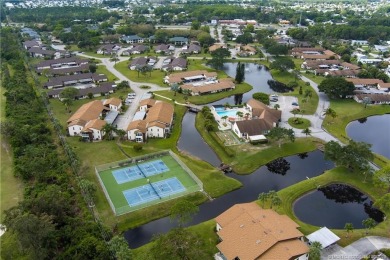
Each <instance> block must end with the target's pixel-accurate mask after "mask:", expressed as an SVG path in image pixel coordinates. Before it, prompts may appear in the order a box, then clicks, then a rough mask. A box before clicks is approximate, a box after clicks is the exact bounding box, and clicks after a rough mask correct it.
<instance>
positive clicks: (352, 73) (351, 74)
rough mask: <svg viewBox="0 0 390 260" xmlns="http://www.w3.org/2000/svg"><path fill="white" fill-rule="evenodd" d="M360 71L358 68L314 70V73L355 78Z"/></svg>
mask: <svg viewBox="0 0 390 260" xmlns="http://www.w3.org/2000/svg"><path fill="white" fill-rule="evenodd" d="M359 73H360V70H325V72H323V73H322V72H321V70H316V71H315V74H316V75H324V76H328V75H329V76H332V77H344V78H357V77H358V75H359Z"/></svg>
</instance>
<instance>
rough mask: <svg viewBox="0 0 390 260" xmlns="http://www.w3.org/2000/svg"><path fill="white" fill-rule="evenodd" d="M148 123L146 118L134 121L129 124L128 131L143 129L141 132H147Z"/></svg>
mask: <svg viewBox="0 0 390 260" xmlns="http://www.w3.org/2000/svg"><path fill="white" fill-rule="evenodd" d="M146 124H147V122H146V121H145V120H135V121H132V122H130V124H129V125H128V127H127V131H130V130H134V129H138V130H139V131H141V133H146Z"/></svg>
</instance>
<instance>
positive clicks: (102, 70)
mask: <svg viewBox="0 0 390 260" xmlns="http://www.w3.org/2000/svg"><path fill="white" fill-rule="evenodd" d="M96 73H97V74H104V75H106V76H107V79H108V81H110V82H112V81H116V80H118V79H117V78H116V77H115V75H114V74H112V73H111V72H110V71H109V70H108V69H107V68H106V66H104V65H98V66H97V69H96Z"/></svg>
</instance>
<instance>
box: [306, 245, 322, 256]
mask: <svg viewBox="0 0 390 260" xmlns="http://www.w3.org/2000/svg"><path fill="white" fill-rule="evenodd" d="M321 250H322V244H321V243H320V242H318V241H314V242H312V243H311V245H310V251H309V259H310V260H319V259H320V258H321Z"/></svg>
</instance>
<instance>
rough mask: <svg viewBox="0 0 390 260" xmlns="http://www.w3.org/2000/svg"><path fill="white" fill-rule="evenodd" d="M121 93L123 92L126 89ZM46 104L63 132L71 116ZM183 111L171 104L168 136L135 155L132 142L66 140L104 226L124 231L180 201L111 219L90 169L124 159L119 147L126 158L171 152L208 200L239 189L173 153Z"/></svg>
mask: <svg viewBox="0 0 390 260" xmlns="http://www.w3.org/2000/svg"><path fill="white" fill-rule="evenodd" d="M124 91H125V92H126V91H127V90H124ZM118 92H119V91H118ZM118 92H117V93H115V95H120V93H118ZM125 92H124V93H125ZM122 95H123V94H122ZM156 98H157V97H156ZM157 99H158V98H157ZM89 101H90V100H89V99H84V100H77V101H75V102H74V103H73V104H72V105H71V107H70V108H71V110H72V112H73V113H74V112H75V111H76V110H77V109H78V108H79V107H80V106H81V105H82V104H85V103H86V102H89ZM165 101H166V100H165ZM50 103H51V106H52V108H53V112H54V114H55V116H56V118H57V119H58V120H59V121H60V123H61V125H63V127H64V132H65V129H66V128H65V127H66V120H67V119H68V118H69V117H70V115H71V114H69V113H67V111H66V109H65V106H64V105H63V104H62V103H61V102H60V101H59V100H56V99H53V100H51V101H50ZM185 111H186V108H185V107H183V106H178V105H175V120H176V122H177V123H176V124H175V125H174V128H173V130H172V133H171V136H170V137H169V138H166V139H150V140H149V142H148V143H146V144H144V146H143V149H142V151H141V152H136V151H135V150H134V149H133V145H134V143H133V142H128V141H123V142H121V143H119V144H117V143H116V141H101V142H94V143H84V142H80V141H79V138H77V137H68V138H67V141H68V143H69V145H70V147H72V149H73V151H74V152H75V153H76V155H77V156H78V158H80V160H81V161H82V172H83V174H84V176H85V177H86V178H87V179H88V180H90V181H93V182H94V183H95V184H96V186H97V188H98V192H97V193H96V200H95V204H96V208H97V210H98V212H99V215H100V217H101V218H102V219H103V221H104V223H105V224H107V225H109V226H111V227H114V226H117V227H118V229H119V230H120V231H124V230H127V229H128V228H132V227H135V226H139V225H142V224H145V223H147V222H149V221H152V220H154V219H158V218H161V217H164V216H167V215H169V212H170V208H171V207H172V205H174V203H176V202H177V201H178V200H181V198H179V199H174V200H172V201H167V202H163V203H161V204H158V205H155V206H151V207H148V208H145V209H142V210H138V211H135V212H132V213H131V214H126V215H122V216H119V217H115V216H114V214H113V212H112V210H111V208H110V205H109V203H108V201H107V199H106V197H105V195H104V193H103V190H102V188H101V186H100V184H99V182H98V179H97V177H96V174H95V170H94V167H95V166H96V165H101V164H105V163H109V162H115V161H120V160H124V159H126V156H125V155H124V154H123V153H122V152H121V150H120V149H119V147H118V146H120V147H121V148H122V149H123V151H124V152H125V153H126V154H128V155H129V156H139V155H142V154H147V153H151V152H156V151H161V150H166V149H171V150H172V151H174V152H175V153H176V154H178V155H179V158H180V159H181V160H182V161H183V162H184V163H185V164H186V165H187V166H188V167H189V168H190V169H191V170H192V171H193V172H194V173H195V174H196V175H197V176H198V178H199V179H200V180H201V181H202V182H203V184H204V189H205V191H206V192H207V193H208V194H209V195H210V196H211V197H218V196H221V195H223V194H225V193H227V192H229V191H232V190H234V189H237V188H239V187H240V186H241V183H240V182H238V181H237V180H235V179H232V178H229V177H226V176H225V175H224V174H223V173H222V172H220V171H219V170H217V169H216V168H214V167H213V166H211V165H210V164H208V163H206V162H204V161H200V160H198V159H195V158H192V157H190V156H187V155H184V154H180V152H179V151H178V150H177V148H176V143H177V141H178V139H179V136H180V132H181V124H180V123H179V122H181V120H182V118H183V115H184V113H185ZM97 151H98V152H97ZM100 151H104V152H100ZM185 198H187V199H189V200H191V201H192V202H194V203H195V204H200V203H202V202H204V201H206V200H207V198H206V196H204V195H203V194H202V193H194V194H190V195H187V196H186V197H185Z"/></svg>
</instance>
